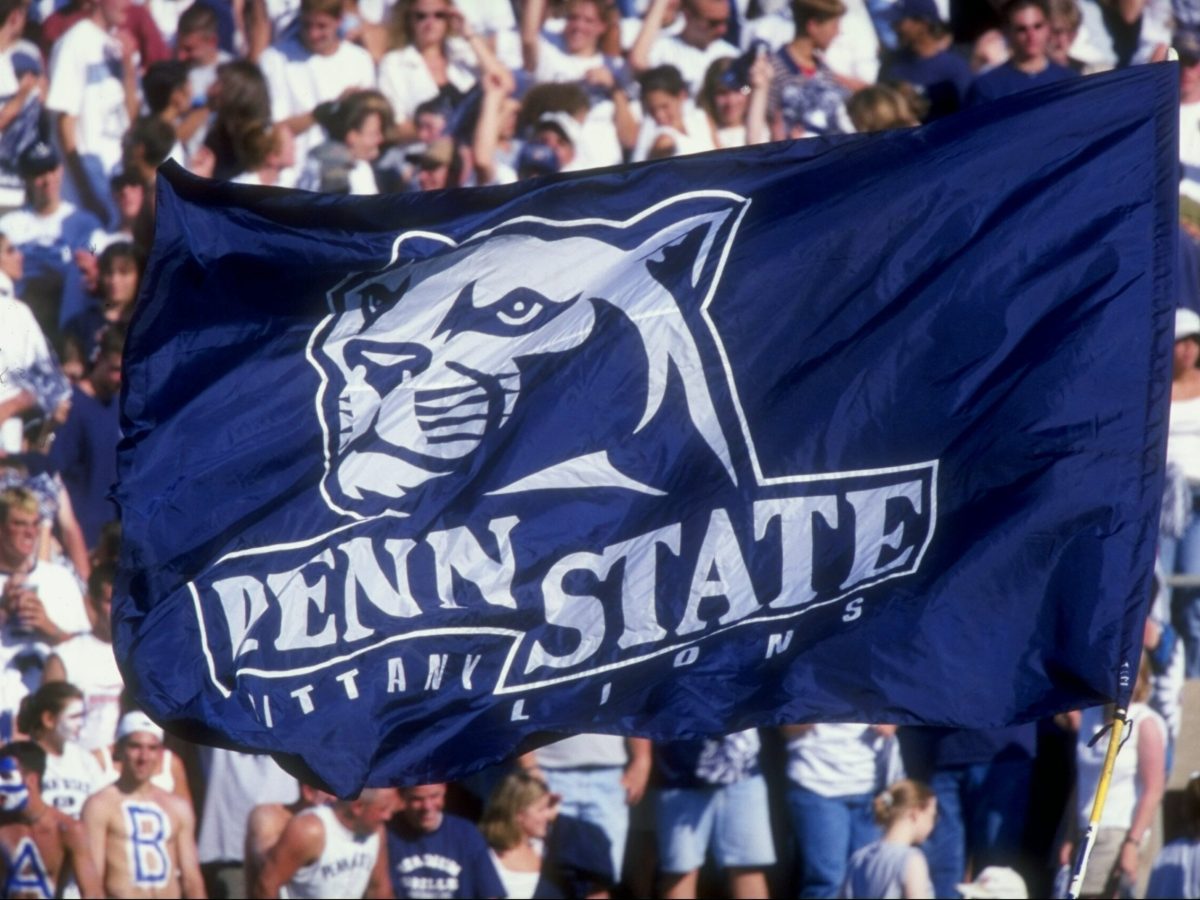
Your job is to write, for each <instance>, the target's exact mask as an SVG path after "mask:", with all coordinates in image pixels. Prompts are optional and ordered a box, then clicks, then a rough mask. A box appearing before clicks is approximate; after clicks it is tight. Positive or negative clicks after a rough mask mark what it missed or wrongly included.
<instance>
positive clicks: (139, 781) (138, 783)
mask: <svg viewBox="0 0 1200 900" xmlns="http://www.w3.org/2000/svg"><path fill="white" fill-rule="evenodd" d="M162 737H163V733H162V729H161V728H159V727H158V726H157V725H155V724H154V723H153V722H152V721H150V718H149V717H148V716H147V715H146V714H145V713H141V712H132V713H126V714H125V715H124V716H123V717H122V718H121V722H120V724H119V725H118V726H117V756H118V757H119V762H120V763H121V775H120V777H119V778H118V779H117V782H116V784H112V785H109V786H108V787H106V788H104V789H103V790H101V791H99V792H98V793H95V794H93V795H92V796H91V797H90V798H88V801H87V802H86V803H85V804H84V806H83V825H84V828H85V829H87V834H88V842H89V844H90V845H91V848H92V856H93V857H94V858H95V859H96V861H97V863H96V864H97V866H98V867H99V869H100V879H101V882H102V884H103V885H104V892H105V894H106V895H107V896H109V897H136V896H144V895H145V893H149V892H154V893H158V892H164V893H165V892H166V891H167V890H170V892H171V893H176V892H178V893H180V894H182V896H184V897H188V898H197V897H199V898H202V897H204V896H205V893H204V881H203V879H202V878H201V876H200V867H199V866H198V865H197V862H196V839H195V832H196V827H195V816H194V814H193V813H192V807H191V804H190V803H188V802H186V801H184V800H183V799H181V798H179V797H177V796H175V795H173V794H169V793H167V792H166V791H164V790H162V789H161V788H159V787H157V786H155V785H154V784H153V782H152V781H151V779H152V778H153V776H154V775H155V774H156V773H157V772H158V770H159V769H160V768H161V766H162V754H163V745H162Z"/></svg>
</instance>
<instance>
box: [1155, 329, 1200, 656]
mask: <svg viewBox="0 0 1200 900" xmlns="http://www.w3.org/2000/svg"><path fill="white" fill-rule="evenodd" d="M1198 363H1200V315H1197V314H1196V313H1194V312H1193V311H1192V310H1190V309H1179V310H1176V311H1175V351H1174V360H1173V367H1172V377H1171V420H1170V426H1169V429H1168V432H1167V466H1168V470H1169V471H1172V472H1174V473H1177V477H1180V478H1182V479H1184V480H1185V481H1186V485H1187V489H1186V491H1185V494H1186V495H1187V499H1188V500H1189V501H1190V502H1185V503H1184V507H1185V509H1184V511H1183V512H1184V514H1183V516H1181V517H1180V519H1181V521H1179V522H1178V523H1177V524H1176V525H1175V526H1174V527H1171V526H1168V525H1167V524H1166V523H1165V522H1164V528H1163V531H1164V533H1163V535H1162V536H1161V539H1160V541H1159V561H1160V563H1161V565H1162V569H1163V572H1164V573H1166V574H1167V575H1168V576H1170V575H1174V574H1187V575H1200V515H1198V514H1197V511H1198V510H1200V369H1198V368H1197V367H1196V366H1197V364H1198ZM1167 532H1174V533H1167ZM1171 619H1172V623H1173V624H1174V625H1175V630H1176V631H1178V632H1179V635H1180V637H1181V638H1183V647H1184V656H1185V668H1186V674H1187V677H1188V678H1200V591H1197V590H1196V589H1195V588H1187V589H1176V590H1173V591H1172V592H1171Z"/></svg>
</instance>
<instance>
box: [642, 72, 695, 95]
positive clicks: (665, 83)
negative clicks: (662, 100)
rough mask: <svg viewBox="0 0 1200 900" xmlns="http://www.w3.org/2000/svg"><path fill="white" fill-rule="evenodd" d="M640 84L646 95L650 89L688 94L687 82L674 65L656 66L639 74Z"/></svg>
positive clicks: (643, 93)
mask: <svg viewBox="0 0 1200 900" xmlns="http://www.w3.org/2000/svg"><path fill="white" fill-rule="evenodd" d="M638 84H639V85H641V88H642V96H643V97H644V96H645V95H646V94H648V93H649V92H650V91H666V92H667V93H668V94H674V95H679V94H686V93H687V82H685V81H684V80H683V74H682V73H681V72H680V71H679V70H678V69H677V68H675V67H674V66H655V67H654V68H653V69H647V70H646V71H645V72H643V73H642V74H641V75H639V76H638Z"/></svg>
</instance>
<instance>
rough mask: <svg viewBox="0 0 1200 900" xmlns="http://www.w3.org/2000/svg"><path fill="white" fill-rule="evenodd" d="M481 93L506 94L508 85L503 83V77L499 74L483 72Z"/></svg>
mask: <svg viewBox="0 0 1200 900" xmlns="http://www.w3.org/2000/svg"><path fill="white" fill-rule="evenodd" d="M483 92H484V93H485V94H499V93H503V94H505V95H507V94H508V85H507V84H506V83H505V81H504V77H503V76H502V75H501V74H500V73H499V72H490V71H489V72H484V73H483Z"/></svg>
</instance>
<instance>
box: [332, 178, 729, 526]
mask: <svg viewBox="0 0 1200 900" xmlns="http://www.w3.org/2000/svg"><path fill="white" fill-rule="evenodd" d="M696 196H697V195H692V198H690V202H686V203H685V202H679V201H667V202H665V203H663V204H659V205H658V206H656V207H654V208H652V209H651V210H648V211H646V212H645V213H643V214H641V215H640V216H638V217H635V218H634V219H632V220H629V221H627V222H622V223H617V222H606V223H598V222H595V221H589V222H586V223H579V222H577V223H561V222H548V221H546V220H540V219H537V220H535V219H529V218H526V219H518V220H514V221H512V222H508V223H505V225H503V226H500V227H498V228H495V229H491V230H490V231H488V232H486V233H484V234H482V235H476V236H475V237H472V238H470V239H468V240H466V241H464V242H463V243H461V244H458V245H455V244H454V243H453V242H452V241H450V240H448V239H446V238H443V237H441V236H438V235H430V234H428V233H413V234H405V235H402V236H401V237H400V238H398V239H397V241H396V245H395V246H396V249H395V252H394V254H393V262H392V263H391V264H389V265H388V266H387V267H385V268H383V269H381V270H379V271H377V272H369V273H364V274H360V275H354V276H351V277H349V278H347V279H346V280H344V281H343V282H342V283H341V284H340V285H338V287H337V288H335V289H334V290H333V291H332V292H331V293H330V305H331V308H332V314H331V315H330V316H329V317H328V318H327V319H325V320H324V321H323V322H322V323H321V325H320V326H318V328H317V329H316V330H315V331H314V333H313V338H312V340H311V342H310V348H309V357H310V360H311V361H312V362H313V363H314V365H316V366H317V368H318V370H319V371H320V372H321V374H322V379H323V385H322V390H321V393H320V394H319V396H318V402H317V409H318V415H319V416H320V417H321V420H322V425H323V427H324V429H325V432H326V435H327V457H328V467H327V475H326V478H325V480H324V483H323V485H322V488H323V491H324V492H325V494H326V497H327V498H328V499H329V500H330V502H331V505H333V506H334V507H335V508H338V509H340V510H341V511H343V512H346V513H348V514H351V515H359V514H362V513H368V514H371V513H375V512H380V511H383V510H385V509H386V510H388V511H393V512H394V511H402V508H403V506H404V502H405V499H406V498H408V497H410V496H411V495H413V494H414V493H416V492H419V491H421V489H422V488H423V487H424V486H425V485H427V484H428V483H430V482H431V481H432V480H434V479H438V478H442V477H443V476H446V475H448V474H450V473H453V472H455V471H458V470H460V469H461V467H462V466H463V465H464V463H465V461H466V460H467V459H468V458H469V457H470V456H471V455H472V454H473V453H475V452H476V451H477V450H478V449H479V448H480V446H481V444H482V443H483V441H484V440H485V438H487V437H488V436H489V435H493V434H495V433H496V432H497V431H498V430H500V429H503V428H504V427H505V425H506V423H507V422H508V420H509V417H510V415H511V414H512V412H513V409H514V408H515V406H516V404H518V403H519V402H520V397H521V389H522V384H521V379H522V362H523V361H527V360H530V359H532V358H535V357H542V356H546V355H548V354H563V353H567V352H569V351H572V350H575V349H576V348H579V347H580V346H581V345H582V344H584V342H585V341H588V340H589V338H591V337H592V336H593V334H594V332H595V330H596V327H597V315H596V309H597V307H596V304H597V303H605V304H608V305H610V306H611V307H613V308H614V309H616V310H618V311H619V312H620V313H622V314H623V315H624V316H625V317H626V319H627V320H628V321H629V322H630V323H631V324H632V325H633V326H634V327H635V329H636V332H637V334H638V336H639V337H640V339H641V343H642V345H643V347H644V348H645V353H646V358H645V366H646V370H647V371H648V381H647V385H646V392H645V397H644V398H642V402H643V403H644V409H643V412H642V416H641V421H640V423H639V425H638V426H637V429H635V431H637V430H640V429H641V428H643V427H644V426H645V425H646V424H647V423H649V422H650V421H651V420H652V419H653V418H654V416H655V414H656V413H657V412H658V410H659V409H660V407H661V404H662V402H663V398H664V395H665V392H666V389H667V381H668V375H669V374H670V372H671V371H674V372H675V373H676V374H677V376H678V378H679V381H680V382H681V384H682V385H683V388H684V393H685V397H686V402H687V407H688V415H689V418H690V420H691V422H692V423H693V425H694V426H695V428H696V430H697V432H698V433H699V435H700V436H701V437H702V438H703V440H704V441H705V442H706V443H707V445H708V447H710V448H711V450H712V452H713V453H714V454H715V455H716V457H717V459H718V460H719V461H720V463H721V465H722V466H723V467H724V469H725V471H726V472H727V473H728V475H729V477H730V479H731V480H732V481H733V482H734V483H735V484H736V482H737V476H736V474H735V472H734V466H733V463H732V460H731V458H730V451H729V446H728V443H727V441H726V438H725V434H724V431H723V430H722V428H721V424H720V422H719V420H718V417H717V413H716V410H715V409H714V406H713V400H712V397H711V396H710V393H709V389H708V385H707V383H706V381H705V379H704V377H703V371H702V364H701V360H700V355H699V351H698V349H697V346H696V343H695V339H694V338H693V336H692V334H691V332H690V331H689V329H688V327H687V325H686V323H685V321H684V316H683V314H682V312H681V310H680V308H679V306H678V304H677V302H676V300H675V298H674V297H673V296H672V294H671V293H670V292H669V291H668V290H666V289H665V288H664V287H663V285H662V284H660V283H659V282H658V281H657V280H656V279H655V278H654V277H653V275H652V274H651V272H650V269H649V267H648V264H649V263H651V262H653V261H654V260H656V259H661V258H662V254H663V252H664V251H665V250H666V249H667V248H668V247H671V246H672V245H675V244H678V243H679V242H681V241H683V240H685V239H688V238H694V237H695V236H697V235H699V236H700V238H701V239H700V241H699V251H698V252H697V253H696V255H695V258H694V259H693V261H692V271H691V284H692V287H696V286H697V285H698V283H699V281H700V279H701V274H702V271H703V270H704V269H705V266H706V265H707V264H709V263H710V262H715V260H714V257H716V256H717V255H718V248H720V250H721V251H723V250H724V248H726V247H727V246H728V243H729V241H730V240H731V239H732V232H733V230H734V228H733V226H734V225H735V224H736V220H737V219H738V218H740V216H739V213H741V212H743V211H744V209H745V204H746V201H744V200H741V198H734V197H733V195H728V194H720V195H717V196H703V197H702V199H703V202H697V201H696V200H695V197H696ZM634 225H637V226H640V227H637V228H636V229H635V228H634V227H633V226H634ZM415 238H423V239H426V240H429V239H432V240H434V241H436V242H438V243H439V244H442V245H444V246H445V249H444V250H441V251H440V252H437V253H434V254H433V255H430V256H428V257H426V258H423V259H418V260H413V261H400V262H396V261H395V260H396V259H397V258H398V257H399V256H400V252H401V249H402V247H403V245H404V243H405V242H406V241H409V240H413V239H415ZM719 238H720V239H721V240H719ZM715 281H716V278H715V277H713V278H712V282H713V284H714V285H715ZM625 364H627V365H628V364H632V362H630V361H627V362H626V363H625ZM627 400H628V401H629V402H636V400H635V398H632V397H630V398H627ZM614 439H617V440H619V439H620V436H614ZM596 460H599V461H600V463H599V464H603V460H604V456H603V453H601V454H598V455H597V456H596Z"/></svg>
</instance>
